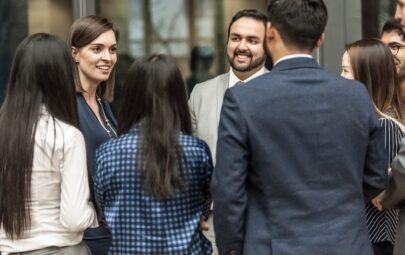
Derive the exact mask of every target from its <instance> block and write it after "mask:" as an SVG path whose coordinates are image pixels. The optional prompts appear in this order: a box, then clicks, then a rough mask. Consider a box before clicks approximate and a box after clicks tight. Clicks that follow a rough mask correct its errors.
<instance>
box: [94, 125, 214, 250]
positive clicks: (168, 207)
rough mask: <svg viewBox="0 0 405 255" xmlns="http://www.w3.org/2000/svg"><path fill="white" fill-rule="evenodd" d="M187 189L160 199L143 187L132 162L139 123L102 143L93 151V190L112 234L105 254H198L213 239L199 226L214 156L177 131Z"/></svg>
mask: <svg viewBox="0 0 405 255" xmlns="http://www.w3.org/2000/svg"><path fill="white" fill-rule="evenodd" d="M179 141H180V144H181V145H182V148H183V151H184V155H185V163H184V173H183V178H184V181H185V183H186V188H185V189H182V190H180V191H178V192H177V195H176V197H175V198H174V199H170V200H164V201H158V200H156V199H154V198H153V197H152V196H150V195H148V194H146V193H145V192H144V189H143V186H142V184H141V177H140V172H139V170H138V169H137V166H136V164H135V163H136V156H135V155H136V154H137V148H138V146H139V143H140V134H139V126H136V127H135V128H133V129H131V130H130V132H128V133H127V134H124V135H122V136H120V137H119V138H116V139H111V140H109V141H108V142H106V143H105V144H103V145H102V146H101V147H100V148H99V149H98V150H97V154H96V162H97V167H96V174H95V181H94V189H95V193H96V199H97V200H98V202H99V205H100V207H101V209H102V210H103V212H104V214H105V216H106V220H107V223H108V226H109V228H110V230H111V233H112V244H111V247H110V250H109V254H119V255H125V254H128V255H130V254H131V255H133V254H151V255H163V254H164V255H182V254H184V255H193V254H194V255H197V254H199V255H202V254H204V255H205V254H211V253H212V248H211V243H210V242H209V241H208V240H207V239H206V238H205V237H204V236H203V234H202V232H201V231H200V230H199V229H198V226H199V221H200V217H201V215H202V214H203V212H204V211H205V210H206V207H207V206H209V200H210V195H209V183H210V180H211V174H212V169H213V166H212V159H211V154H210V151H209V149H208V146H207V145H206V144H205V143H204V142H203V141H201V140H199V139H197V138H195V137H192V136H188V135H184V134H180V135H179Z"/></svg>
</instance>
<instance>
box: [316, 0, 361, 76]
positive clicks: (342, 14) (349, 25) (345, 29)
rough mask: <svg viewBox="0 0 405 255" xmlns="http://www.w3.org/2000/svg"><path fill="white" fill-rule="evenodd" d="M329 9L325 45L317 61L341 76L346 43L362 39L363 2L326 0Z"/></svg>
mask: <svg viewBox="0 0 405 255" xmlns="http://www.w3.org/2000/svg"><path fill="white" fill-rule="evenodd" d="M324 2H325V4H326V6H327V8H328V15H329V18H328V24H327V26H326V31H325V43H324V45H323V46H322V47H321V48H320V49H319V50H318V52H317V55H316V57H317V59H318V61H319V62H320V64H321V65H322V66H323V67H324V68H325V69H326V70H328V71H331V72H333V73H336V74H340V69H341V62H342V55H343V52H344V47H345V44H346V43H349V42H353V41H356V40H359V39H361V38H362V27H361V0H324Z"/></svg>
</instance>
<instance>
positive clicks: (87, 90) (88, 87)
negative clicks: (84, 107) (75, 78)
mask: <svg viewBox="0 0 405 255" xmlns="http://www.w3.org/2000/svg"><path fill="white" fill-rule="evenodd" d="M98 86H99V84H96V83H94V84H93V83H88V82H83V83H82V87H83V90H84V91H83V97H84V99H85V100H86V102H87V104H89V105H93V104H97V88H98Z"/></svg>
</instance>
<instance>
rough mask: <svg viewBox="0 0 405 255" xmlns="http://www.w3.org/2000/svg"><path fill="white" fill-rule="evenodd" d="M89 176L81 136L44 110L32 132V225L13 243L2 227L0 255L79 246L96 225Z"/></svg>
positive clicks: (0, 232)
mask: <svg viewBox="0 0 405 255" xmlns="http://www.w3.org/2000/svg"><path fill="white" fill-rule="evenodd" d="M87 178H88V177H87V165H86V147H85V143H84V138H83V135H82V134H81V132H80V131H79V130H78V129H76V128H75V127H73V126H71V125H68V124H66V123H64V122H62V121H60V120H57V119H56V120H55V121H53V120H52V118H51V116H50V115H49V113H47V112H46V110H43V111H42V114H41V117H40V119H39V121H38V125H37V130H36V133H35V146H34V159H33V169H32V179H31V200H30V202H31V227H30V228H29V230H27V231H26V232H25V233H24V235H23V237H21V238H20V239H17V240H11V239H9V238H7V237H6V234H5V231H4V229H2V228H0V252H1V254H2V255H6V254H8V253H14V252H24V251H32V250H37V249H42V248H46V247H50V246H57V247H62V246H71V245H75V244H78V243H80V242H81V240H82V236H83V232H84V230H85V229H86V228H88V227H97V225H98V223H97V217H96V213H95V210H94V207H93V205H92V204H91V202H89V201H90V200H89V198H90V191H89V186H88V179H87Z"/></svg>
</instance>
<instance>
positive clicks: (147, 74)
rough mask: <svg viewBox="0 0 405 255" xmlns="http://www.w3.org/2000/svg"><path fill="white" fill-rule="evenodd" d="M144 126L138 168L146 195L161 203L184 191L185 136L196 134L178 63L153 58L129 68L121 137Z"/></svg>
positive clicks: (170, 59)
mask: <svg viewBox="0 0 405 255" xmlns="http://www.w3.org/2000/svg"><path fill="white" fill-rule="evenodd" d="M137 123H139V124H140V125H141V126H140V128H141V136H142V138H141V143H140V145H139V147H138V153H137V155H136V156H137V164H138V167H139V169H140V170H141V172H142V177H143V186H144V189H145V191H146V192H147V193H148V194H150V195H153V196H154V197H155V198H157V199H168V198H172V197H174V196H175V194H176V191H177V189H179V188H181V187H183V184H184V183H183V179H182V165H183V164H182V163H183V152H182V148H181V145H180V144H179V139H178V137H179V133H180V132H183V133H185V134H189V135H191V117H190V112H189V110H188V105H187V94H186V87H185V84H184V80H183V78H182V75H181V73H180V70H179V68H178V67H177V65H176V63H175V61H174V59H172V58H171V57H169V56H167V55H151V56H150V57H147V58H145V59H143V60H139V61H135V62H134V63H133V64H132V65H131V67H130V68H129V69H128V72H127V76H126V79H125V82H124V85H123V88H122V98H121V107H120V110H119V111H118V133H119V134H120V135H121V134H124V133H126V132H128V131H129V130H130V129H131V128H132V127H133V126H134V125H135V124H137Z"/></svg>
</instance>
